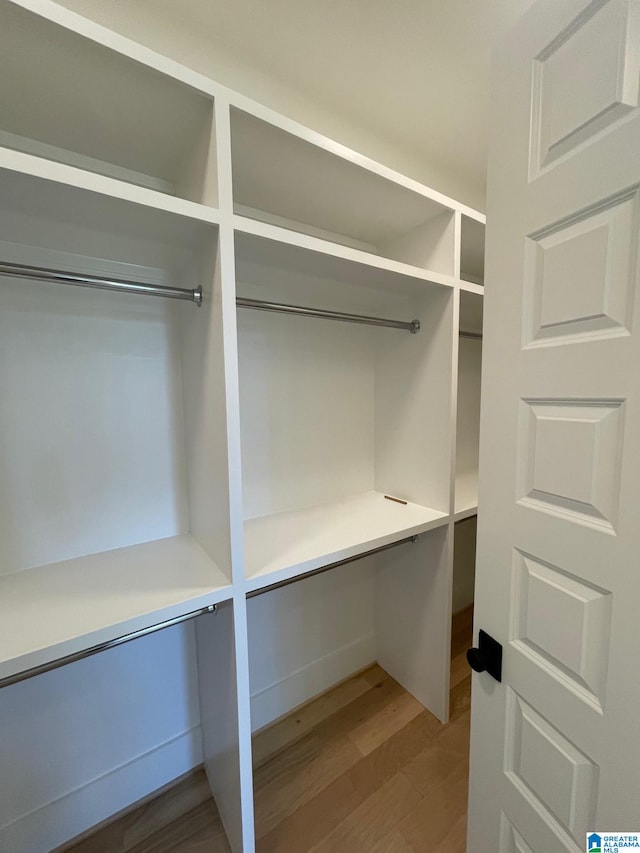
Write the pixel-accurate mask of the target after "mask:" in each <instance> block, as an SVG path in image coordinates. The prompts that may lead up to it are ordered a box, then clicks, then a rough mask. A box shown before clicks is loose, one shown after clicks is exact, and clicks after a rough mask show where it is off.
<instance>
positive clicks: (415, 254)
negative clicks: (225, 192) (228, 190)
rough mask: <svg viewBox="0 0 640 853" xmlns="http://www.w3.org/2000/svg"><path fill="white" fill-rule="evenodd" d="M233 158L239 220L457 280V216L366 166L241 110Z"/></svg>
mask: <svg viewBox="0 0 640 853" xmlns="http://www.w3.org/2000/svg"><path fill="white" fill-rule="evenodd" d="M231 152H232V162H233V193H234V203H235V207H234V210H235V212H236V213H237V214H238V215H241V216H244V217H248V218H250V219H256V220H260V221H262V222H266V223H270V224H272V225H279V226H282V227H284V228H287V229H290V230H292V231H299V232H302V233H304V234H307V235H310V236H312V237H319V238H321V239H325V240H329V241H331V242H333V243H338V244H341V245H344V246H348V247H350V248H353V249H358V250H361V251H364V252H367V253H372V254H374V255H379V256H381V257H384V258H387V259H391V260H394V261H399V262H402V263H406V264H410V265H412V266H415V267H418V268H420V269H422V270H428V271H430V272H432V273H434V274H436V275H439V276H452V275H453V269H454V268H453V260H454V213H453V209H452V208H450V207H447V206H446V205H445V204H443V203H441V202H440V201H438V200H436V199H435V198H432V197H430V196H429V195H427V194H423V193H421V192H419V191H418V190H417V189H410V188H409V187H408V186H406V185H404V184H402V183H400V182H395V181H393V180H391V179H390V178H389V177H386V176H384V175H382V174H380V173H379V172H376V171H375V170H374V169H371V168H367V166H366V165H364V164H363V163H362V160H363V158H357V157H355V156H354V158H353V159H349V158H347V157H345V156H339V155H338V154H335V153H333V152H331V151H330V150H328V149H327V148H324V147H321V146H320V145H317V144H314V143H313V142H310V141H308V140H307V139H304V138H302V137H301V136H298V135H296V134H295V133H294V132H289V131H286V130H283V129H281V128H279V127H277V126H276V125H273V124H270V123H269V122H267V121H264V120H262V119H260V118H257V117H256V116H253V115H251V114H249V113H247V112H243V111H242V110H239V109H237V108H232V110H231ZM358 159H359V160H360V161H361V162H357V161H358Z"/></svg>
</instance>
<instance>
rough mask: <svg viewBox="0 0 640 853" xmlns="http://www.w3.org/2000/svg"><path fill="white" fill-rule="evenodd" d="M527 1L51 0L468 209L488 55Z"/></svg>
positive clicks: (478, 157) (482, 146)
mask: <svg viewBox="0 0 640 853" xmlns="http://www.w3.org/2000/svg"><path fill="white" fill-rule="evenodd" d="M531 2H532V0H180V2H179V3H178V2H176V0H62V4H63V5H66V6H68V7H69V8H72V9H74V10H75V11H78V12H80V13H82V14H85V15H87V16H88V17H92V18H94V19H95V20H98V21H99V22H100V23H103V24H106V25H107V26H110V27H112V28H113V29H116V30H119V31H120V32H123V33H125V34H127V35H130V36H131V37H132V38H134V39H136V40H137V41H141V42H143V43H146V44H148V45H149V46H150V47H153V48H155V49H157V50H160V51H162V52H164V53H166V54H168V55H171V56H173V57H174V58H176V59H178V60H179V61H181V62H184V63H185V64H187V65H190V66H191V67H194V68H196V69H197V70H199V71H203V72H204V73H207V74H209V75H210V76H213V77H215V78H216V79H217V80H219V82H221V83H223V84H226V85H228V86H230V87H232V88H234V89H236V90H237V91H240V92H243V93H244V94H247V95H249V96H250V97H254V98H256V99H258V100H261V101H263V102H264V103H267V104H268V105H269V106H272V107H274V108H275V109H278V110H280V111H281V112H285V113H287V114H289V115H291V116H292V117H294V118H297V119H299V120H300V121H303V122H304V123H306V124H310V125H311V126H313V127H315V129H317V130H320V131H321V132H324V133H326V134H328V135H332V136H335V137H336V138H337V139H338V140H339V141H341V142H343V143H344V144H346V145H350V146H351V147H355V148H360V149H361V150H364V151H365V153H368V154H370V156H373V157H378V158H379V159H381V160H384V161H385V162H387V163H388V164H389V165H391V166H395V167H396V168H398V169H401V170H403V171H406V172H407V173H409V174H412V175H413V176H414V177H416V178H418V179H420V180H423V181H425V182H427V183H429V184H431V185H432V186H434V187H435V188H437V189H440V190H441V191H443V192H445V193H448V194H450V195H454V196H456V197H458V198H459V199H460V200H463V201H466V202H467V203H469V204H472V205H475V206H478V207H482V206H483V204H484V186H485V162H486V145H487V126H488V99H489V66H490V54H491V51H492V48H493V45H494V44H495V43H496V42H497V41H499V39H500V38H501V37H502V35H503V34H504V33H505V32H506V31H507V30H508V29H509V27H510V26H512V25H513V23H514V22H515V21H516V20H517V18H518V17H519V16H520V15H521V14H522V13H523V12H524V11H525V10H526V9H527V8H528V7H529V6H530V5H531ZM362 140H366V142H365V143H363V142H362Z"/></svg>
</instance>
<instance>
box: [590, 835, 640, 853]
mask: <svg viewBox="0 0 640 853" xmlns="http://www.w3.org/2000/svg"><path fill="white" fill-rule="evenodd" d="M634 849H635V850H640V833H639V832H600V833H598V832H589V833H587V853H625V851H626V850H634Z"/></svg>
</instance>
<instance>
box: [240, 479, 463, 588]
mask: <svg viewBox="0 0 640 853" xmlns="http://www.w3.org/2000/svg"><path fill="white" fill-rule="evenodd" d="M448 519H449V516H448V515H447V513H444V512H438V511H437V510H434V509H429V508H428V507H424V506H420V505H418V504H414V503H403V502H398V501H395V500H389V499H388V498H386V497H385V496H384V495H383V494H380V493H379V492H365V493H364V494H360V495H355V496H353V497H350V498H347V499H345V500H342V501H338V502H336V503H331V504H321V505H319V506H313V507H308V508H306V509H300V510H294V511H291V512H279V513H276V514H274V515H265V516H261V517H259V518H252V519H249V520H247V521H245V523H244V550H245V577H246V581H247V586H246V588H247V591H249V592H250V591H252V590H255V589H260V588H262V587H266V586H270V585H271V584H274V583H280V582H281V581H285V580H289V579H290V578H294V577H296V576H298V575H302V574H305V572H310V571H313V570H314V569H318V568H321V567H322V566H326V565H329V564H331V563H334V562H338V561H340V560H346V559H349V558H352V557H357V556H358V555H359V554H364V553H366V552H367V551H371V550H373V549H375V548H380V547H382V546H384V545H390V544H392V543H393V542H397V541H398V540H400V539H403V538H406V537H409V536H415V535H417V534H419V533H425V532H426V531H427V530H432V529H433V528H435V527H441V526H442V525H443V524H446V523H447V521H448Z"/></svg>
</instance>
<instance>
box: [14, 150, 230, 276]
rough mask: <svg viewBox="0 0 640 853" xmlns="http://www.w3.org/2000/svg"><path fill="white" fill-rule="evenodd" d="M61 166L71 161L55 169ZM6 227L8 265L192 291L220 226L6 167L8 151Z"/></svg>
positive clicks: (16, 155) (21, 156)
mask: <svg viewBox="0 0 640 853" xmlns="http://www.w3.org/2000/svg"><path fill="white" fill-rule="evenodd" d="M8 153H9V155H11V158H16V157H17V158H23V159H28V160H31V161H33V160H34V159H35V158H27V157H26V155H19V154H17V153H16V152H8ZM23 165H24V164H23ZM58 168H64V169H67V168H68V167H59V166H58V167H55V169H53V170H51V171H55V170H57V169H58ZM69 171H71V172H74V171H77V170H73V169H69ZM99 180H108V179H102V178H99ZM111 183H114V182H111ZM181 204H188V203H187V202H181ZM191 206H192V207H193V208H197V207H198V206H197V205H191ZM202 209H203V210H204V208H202ZM0 226H1V227H0V261H1V262H2V263H5V264H18V265H23V266H33V267H44V268H47V269H49V270H62V271H64V272H66V273H69V274H71V275H78V276H83V275H85V276H88V277H94V278H111V279H115V280H125V281H131V282H134V283H139V284H141V285H145V284H149V285H159V286H161V287H170V288H172V289H177V288H184V289H187V290H195V289H196V288H197V287H198V286H200V285H201V284H202V273H203V269H204V266H203V265H204V263H205V262H204V260H203V259H204V258H206V257H207V256H208V254H209V253H210V251H211V246H212V245H214V244H215V240H216V237H217V226H216V224H214V223H210V222H208V221H205V220H203V219H201V218H192V217H185V216H183V215H180V214H179V213H177V212H176V211H175V210H168V209H161V208H158V207H155V206H147V205H145V204H139V203H134V202H132V201H131V200H129V199H125V198H121V197H119V196H115V197H114V196H112V195H111V194H109V193H102V192H100V191H98V192H95V191H91V190H89V189H87V188H86V187H84V186H82V187H81V186H77V185H76V184H72V183H67V182H64V183H58V182H57V181H56V180H51V179H50V176H49V175H48V174H47V175H45V174H44V173H42V172H40V170H37V169H36V170H34V171H32V170H27V169H14V168H7V165H6V161H3V159H2V152H0ZM26 286H28V283H27V282H26V281H25V287H26Z"/></svg>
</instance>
